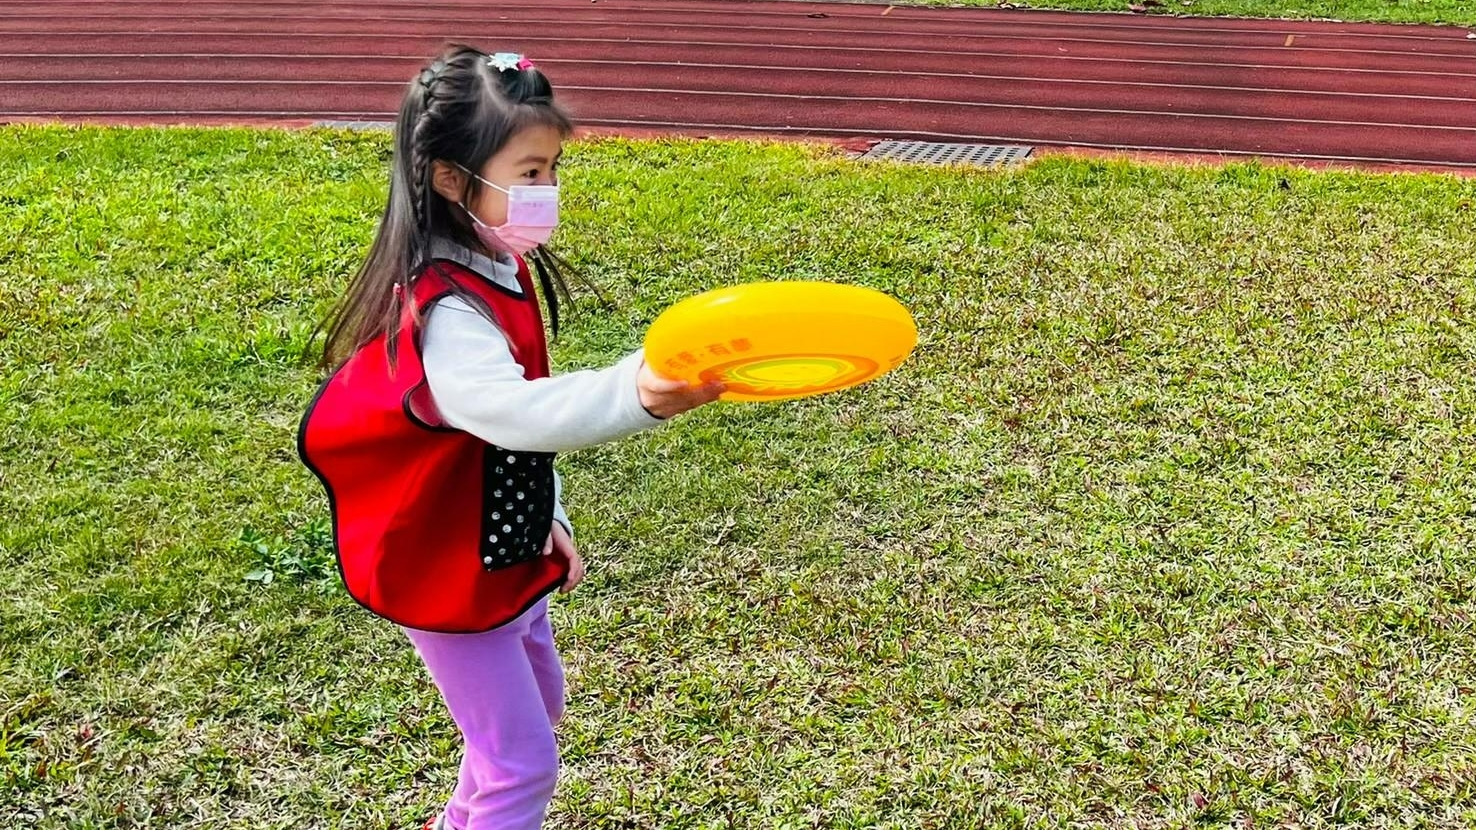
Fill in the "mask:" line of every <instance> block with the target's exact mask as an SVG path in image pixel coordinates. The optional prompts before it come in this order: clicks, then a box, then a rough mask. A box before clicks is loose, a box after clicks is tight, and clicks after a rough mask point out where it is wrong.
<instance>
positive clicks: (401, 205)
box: [323, 45, 573, 367]
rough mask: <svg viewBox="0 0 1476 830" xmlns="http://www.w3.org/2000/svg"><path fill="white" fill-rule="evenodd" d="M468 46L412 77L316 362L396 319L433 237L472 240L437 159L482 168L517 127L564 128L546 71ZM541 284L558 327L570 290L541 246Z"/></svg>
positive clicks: (341, 354) (567, 127)
mask: <svg viewBox="0 0 1476 830" xmlns="http://www.w3.org/2000/svg"><path fill="white" fill-rule="evenodd" d="M503 66H505V64H503V63H501V62H495V61H494V60H493V59H492V58H491V57H489V56H488V55H487V53H485V52H482V51H481V50H478V49H474V48H472V47H470V46H461V45H452V46H450V47H447V49H446V50H445V51H444V52H442V53H441V55H440V56H438V57H437V58H436V59H435V60H433V61H431V62H430V63H429V64H428V65H427V66H426V67H425V68H424V69H422V70H421V71H420V73H419V74H418V75H417V76H416V77H415V79H414V80H412V81H411V83H410V86H409V88H408V89H407V90H406V91H405V97H404V100H403V102H402V103H401V104H400V112H399V116H398V119H397V120H396V122H395V138H394V161H393V164H392V171H391V175H390V189H389V201H388V203H387V204H386V206H385V209H384V215H383V216H382V218H381V219H380V222H379V229H378V231H377V233H376V235H375V238H374V243H373V245H372V246H371V247H370V249H369V256H368V258H367V259H366V260H365V262H364V265H363V266H362V267H361V268H360V269H359V272H358V273H357V274H356V275H355V277H354V279H353V281H352V282H351V283H350V285H349V289H348V292H347V293H346V294H345V296H344V298H343V300H342V301H341V302H340V303H339V305H338V307H337V308H335V309H334V312H333V314H332V315H331V316H330V318H329V321H328V322H327V323H326V324H325V327H326V330H327V341H326V343H325V344H324V350H323V364H324V365H325V366H330V367H331V366H336V365H338V364H339V363H341V362H343V361H344V360H347V359H348V357H349V356H350V355H352V354H353V353H354V352H355V351H356V350H358V349H359V348H360V347H362V346H363V345H364V344H366V343H368V342H369V341H371V340H373V339H374V338H375V337H377V336H379V335H380V334H386V335H389V337H388V346H389V348H390V357H391V360H393V359H394V345H395V340H396V338H395V337H394V336H393V335H394V333H395V332H396V331H397V330H398V328H399V326H400V317H401V312H402V310H403V303H404V302H406V301H407V300H408V298H409V296H410V289H409V283H410V281H411V280H412V279H413V278H414V276H415V275H416V274H417V273H419V272H420V271H421V270H423V269H424V268H425V267H427V265H428V264H431V257H430V250H431V241H432V240H433V239H434V238H435V237H437V236H445V237H448V238H450V239H452V240H454V241H456V242H459V243H461V244H462V245H465V246H467V247H469V248H473V249H475V248H476V247H478V242H477V238H476V235H475V232H474V231H473V230H472V228H471V225H470V223H469V221H468V220H467V219H466V218H465V217H464V216H462V215H460V214H459V213H458V212H456V211H453V210H452V206H453V204H454V203H451V202H448V201H447V200H446V199H445V198H443V197H441V195H440V194H438V193H437V192H436V191H435V188H434V186H433V177H434V175H435V170H434V164H435V162H436V161H444V162H449V163H453V164H456V165H458V166H460V167H462V168H464V169H467V170H480V169H481V168H482V166H483V164H485V163H486V161H487V159H488V158H490V157H492V156H493V155H495V154H496V153H497V151H498V150H500V149H502V147H503V146H504V145H505V144H506V143H507V142H508V140H509V139H511V138H512V136H513V135H515V134H516V133H517V132H519V131H520V130H523V129H524V128H527V127H530V126H546V127H552V128H554V129H556V130H558V131H559V133H560V134H562V135H564V136H566V137H567V136H568V135H570V134H571V133H572V132H573V123H572V121H571V120H570V119H569V116H568V115H567V114H565V113H564V111H563V110H562V109H560V108H559V107H558V105H557V104H556V103H555V102H554V98H553V87H552V86H551V85H550V84H549V82H548V78H546V77H545V76H544V75H543V73H541V72H539V71H538V70H537V69H536V68H534V67H532V66H531V65H528V64H526V62H525V63H523V64H520V65H519V66H517V67H513V68H503ZM465 187H466V191H465V192H464V193H463V194H462V199H461V201H462V202H464V203H467V204H471V203H472V202H473V200H474V199H475V198H476V196H477V192H478V188H479V187H480V185H479V184H478V182H477V181H476V179H475V178H473V177H468V178H467V182H466V185H465ZM528 259H529V260H530V261H531V262H532V264H533V266H534V270H535V271H536V272H537V274H538V280H539V283H540V284H541V287H542V289H543V300H544V303H545V304H546V305H547V306H548V313H549V321H550V324H551V326H552V328H553V330H554V333H555V334H557V333H558V326H559V297H560V295H562V296H564V297H565V298H567V297H568V287H567V285H566V283H565V281H564V277H563V274H564V272H565V271H567V270H568V267H567V265H566V264H565V263H564V262H563V260H561V259H560V258H559V257H558V256H556V255H554V254H553V253H552V252H550V251H548V250H547V249H545V248H543V247H539V248H537V249H535V250H534V251H532V252H531V253H530V254H529V255H528ZM451 285H452V290H453V292H454V293H456V294H457V295H458V296H459V297H461V299H462V300H463V301H465V302H466V303H467V304H468V305H470V306H471V307H472V308H475V309H478V310H479V311H480V312H481V313H482V314H483V315H484V316H486V317H487V318H488V319H489V320H492V322H493V323H494V324H495V323H496V320H495V319H494V318H493V317H492V314H491V310H490V309H488V308H487V307H486V305H485V304H484V303H482V302H481V300H480V299H479V298H477V297H475V296H474V295H471V294H470V293H468V292H466V291H463V290H462V289H461V288H460V287H459V286H457V285H456V284H455V283H454V282H453V283H451Z"/></svg>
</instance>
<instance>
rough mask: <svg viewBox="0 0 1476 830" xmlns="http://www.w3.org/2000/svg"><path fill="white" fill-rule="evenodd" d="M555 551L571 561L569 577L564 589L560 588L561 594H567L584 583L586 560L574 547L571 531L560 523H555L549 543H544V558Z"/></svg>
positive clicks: (550, 532)
mask: <svg viewBox="0 0 1476 830" xmlns="http://www.w3.org/2000/svg"><path fill="white" fill-rule="evenodd" d="M554 551H558V552H559V554H560V555H562V556H563V557H564V558H565V559H567V560H569V576H568V578H567V579H565V580H564V584H563V587H561V588H559V593H561V594H567V593H569V592H570V591H572V590H574V587H575V586H576V585H578V584H579V583H580V582H582V581H584V558H583V557H581V556H580V555H579V550H578V549H577V548H575V547H574V540H573V539H571V538H569V531H567V530H565V529H564V526H563V525H561V524H559V523H558V522H554V523H553V528H552V530H550V531H549V534H548V541H547V542H544V543H543V555H544V556H549V555H551V554H552V553H553V552H554Z"/></svg>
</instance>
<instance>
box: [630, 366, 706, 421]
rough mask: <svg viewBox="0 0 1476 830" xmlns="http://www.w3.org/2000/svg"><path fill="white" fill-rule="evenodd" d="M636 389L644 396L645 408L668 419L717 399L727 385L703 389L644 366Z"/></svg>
mask: <svg viewBox="0 0 1476 830" xmlns="http://www.w3.org/2000/svg"><path fill="white" fill-rule="evenodd" d="M636 389H637V390H639V391H640V394H641V406H644V407H645V408H646V411H647V412H649V413H651V414H652V415H653V416H655V417H657V418H660V419H662V420H666V419H667V418H674V417H676V416H677V415H680V414H682V413H683V412H687V411H689V410H693V409H696V408H697V407H699V406H702V405H703V404H707V403H712V402H713V401H715V400H717V398H718V395H721V394H723V391H724V386H723V385H722V384H721V383H718V382H716V381H714V382H712V383H707V384H704V385H702V386H691V385H689V384H688V383H687V382H686V381H684V380H670V379H668V378H664V377H661V376H660V375H658V374H656V373H655V372H653V371H651V367H650V366H649V365H647V364H645V363H642V364H641V371H640V372H639V373H637V374H636Z"/></svg>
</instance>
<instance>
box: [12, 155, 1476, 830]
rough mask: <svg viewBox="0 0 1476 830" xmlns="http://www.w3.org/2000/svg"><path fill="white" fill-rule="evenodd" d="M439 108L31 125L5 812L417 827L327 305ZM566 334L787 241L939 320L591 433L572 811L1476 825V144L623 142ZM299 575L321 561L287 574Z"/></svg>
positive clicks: (435, 790)
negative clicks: (975, 154) (360, 596)
mask: <svg viewBox="0 0 1476 830" xmlns="http://www.w3.org/2000/svg"><path fill="white" fill-rule="evenodd" d="M387 146H388V142H387V139H386V138H385V137H384V136H382V135H372V134H371V135H364V134H341V133H330V132H296V133H287V132H251V131H188V130H137V131H133V130H103V129H79V130H70V129H34V128H32V129H27V128H5V129H3V130H0V182H3V187H0V194H3V195H0V262H3V264H4V267H3V273H4V274H5V279H4V280H0V367H3V371H0V517H4V518H3V521H0V565H3V567H0V596H3V597H4V599H3V601H0V815H10V816H19V819H18V820H17V821H16V824H17V826H35V827H40V828H49V829H51V830H56V829H58V828H75V829H76V830H93V829H94V828H145V827H147V828H164V827H169V828H206V827H209V828H218V827H242V828H283V829H284V830H285V829H286V828H293V829H294V830H296V829H297V828H318V827H333V828H338V827H344V828H399V827H407V828H408V827H412V826H416V827H418V822H419V821H422V820H423V819H424V817H425V816H426V815H429V814H430V813H431V812H432V811H433V810H434V809H436V806H437V805H438V803H439V801H440V800H441V799H442V798H443V797H444V796H445V795H446V793H447V792H448V790H449V787H450V784H451V782H452V781H453V777H454V773H455V762H456V751H457V746H456V740H455V735H454V731H453V729H452V726H451V724H450V722H449V720H448V718H447V717H446V715H445V713H444V711H443V709H442V706H441V704H440V702H439V700H438V698H437V697H436V693H435V690H434V688H433V687H432V686H431V685H430V683H429V682H428V680H427V679H426V678H425V677H424V675H423V672H422V670H421V668H420V667H419V665H418V663H417V662H416V659H415V657H414V654H413V653H412V651H411V650H410V648H409V646H408V644H407V642H406V641H405V640H404V638H403V636H402V635H401V634H400V633H399V632H397V631H396V630H395V629H394V628H393V627H391V626H389V625H387V624H384V623H382V622H380V621H377V620H375V619H373V618H371V617H369V616H368V615H367V614H365V613H364V612H363V611H361V610H360V609H359V608H358V607H357V606H355V605H354V604H353V603H352V602H351V601H350V600H349V599H348V598H347V597H346V596H345V595H344V593H343V592H342V590H341V588H340V587H339V586H338V585H337V584H336V582H335V579H336V577H335V576H334V575H333V570H332V565H331V559H330V552H329V551H328V549H327V542H326V538H327V537H326V535H325V532H324V527H323V519H324V514H325V510H326V507H325V503H324V500H323V497H322V494H321V492H320V491H319V489H318V488H317V486H316V483H315V482H314V481H313V480H312V479H311V478H310V476H309V474H308V473H307V472H306V470H305V469H303V468H302V467H301V466H300V464H298V462H297V461H296V458H295V454H294V449H293V439H294V430H295V425H296V420H297V417H298V414H299V412H300V411H301V408H302V407H303V406H304V404H305V403H306V400H307V397H308V395H309V394H310V392H311V390H312V388H313V387H314V385H315V383H316V381H317V377H318V376H317V373H316V372H315V371H314V369H313V368H312V367H311V356H310V355H308V354H305V352H306V349H307V337H308V333H309V331H310V330H311V328H312V326H313V325H314V323H315V322H316V320H317V319H318V317H319V315H320V314H321V313H322V312H323V311H324V310H325V308H326V307H327V304H328V303H329V302H330V300H331V298H332V297H333V296H334V295H335V293H336V292H337V291H338V290H340V289H341V287H342V285H343V284H344V281H345V279H346V278H347V276H348V275H349V274H350V273H351V271H352V270H353V269H354V267H355V266H356V264H357V263H358V261H359V258H360V257H361V255H362V253H363V251H364V250H365V247H366V245H367V242H368V240H369V238H370V234H371V233H372V230H373V225H374V222H375V219H376V217H377V211H378V207H379V204H380V199H381V196H382V187H383V184H382V181H383V179H384V169H385V160H386V152H387ZM569 157H570V159H569V162H568V167H567V170H566V173H565V199H566V210H565V221H566V224H565V227H564V228H563V229H561V230H560V234H559V237H558V239H557V241H558V242H559V243H560V244H561V245H562V247H563V250H564V251H565V252H566V253H567V254H568V255H569V256H570V257H571V258H573V259H574V260H575V261H576V262H577V263H579V264H580V265H582V267H583V268H584V270H585V271H586V272H587V274H588V275H589V277H590V278H591V279H593V280H595V281H597V282H598V283H599V284H600V285H602V286H603V287H604V289H605V290H606V291H607V292H608V293H609V294H611V295H612V296H613V297H614V298H615V299H616V300H617V302H618V307H617V308H615V309H614V310H613V311H609V312H607V311H602V310H601V309H599V308H598V307H596V306H595V305H593V304H592V303H591V302H590V301H585V302H584V303H583V305H582V310H581V311H580V312H579V313H577V314H576V315H575V316H574V318H573V319H572V321H571V322H570V326H569V329H568V330H567V331H566V332H565V334H564V336H563V337H562V338H561V341H560V342H559V343H558V344H556V347H555V360H556V363H557V364H558V366H559V367H561V368H563V369H569V368H572V367H579V366H586V365H597V364H602V363H605V362H607V361H610V360H613V359H615V358H616V357H617V356H619V355H621V354H623V353H625V352H626V351H627V350H629V349H631V348H634V347H636V346H637V345H638V344H639V343H640V338H641V333H642V331H643V328H644V326H645V325H646V324H647V323H648V322H649V321H650V320H651V319H653V317H654V316H655V315H656V314H657V313H659V311H660V310H661V309H662V308H664V307H665V306H666V305H668V304H669V303H671V302H673V301H675V300H676V299H678V298H680V297H683V296H686V295H688V294H690V293H692V292H694V291H697V290H699V289H704V288H708V287H713V286H717V285H724V284H731V283H735V282H740V281H746V280H757V279H765V278H773V277H788V278H818V279H830V280H840V281H847V282H858V283H862V284H866V285H870V286H874V287H877V288H880V289H884V290H886V291H889V292H891V293H893V294H894V295H896V296H897V297H899V298H900V299H902V300H903V301H904V302H905V303H906V304H907V305H908V306H909V307H911V308H912V309H913V310H914V312H915V314H916V317H917V320H918V323H919V326H920V329H921V331H922V335H923V337H922V342H921V344H920V346H919V350H918V352H917V353H916V355H915V356H914V358H913V359H912V360H911V361H910V362H909V363H908V364H906V365H905V366H904V368H903V369H901V370H899V371H898V372H897V373H895V374H893V375H891V376H889V377H888V378H886V379H884V380H882V381H879V382H877V383H875V384H873V385H870V386H867V387H863V388H861V389H859V390H855V391H852V392H848V393H844V394H840V395H835V396H829V397H824V398H818V399H813V400H811V401H807V402H801V403H795V404H787V405H774V406H746V407H740V406H718V407H712V408H709V409H707V410H704V411H702V412H700V413H698V414H696V415H694V416H693V417H690V418H688V419H686V420H683V421H681V422H679V423H677V424H674V425H671V426H669V427H667V428H664V429H662V430H660V431H657V432H653V433H649V434H646V435H643V436H640V437H638V438H635V439H632V440H629V441H626V442H623V443H620V444H616V445H611V446H606V447H602V448H598V449H595V450H590V451H585V452H580V453H575V454H571V455H569V456H567V457H565V458H564V459H563V460H562V461H561V469H562V470H563V472H564V475H565V478H566V486H567V491H568V502H569V507H570V510H571V513H572V515H573V518H574V521H575V524H576V527H577V529H578V532H579V540H580V543H581V545H582V548H583V550H584V552H585V556H586V559H587V560H588V561H589V562H590V566H591V574H590V577H589V579H588V581H587V582H586V583H585V584H584V585H583V586H582V587H581V588H580V589H579V590H578V591H577V592H575V593H574V594H572V595H571V596H570V597H568V598H566V599H560V600H558V601H556V602H555V607H554V618H555V624H556V626H557V628H558V629H559V637H560V643H561V647H562V649H563V651H564V654H565V657H566V661H567V663H568V666H569V680H570V715H569V718H568V720H567V721H566V723H565V725H564V726H563V727H561V732H562V738H561V740H562V742H563V750H564V757H565V762H566V771H565V775H564V778H563V783H562V785H561V789H560V792H559V795H558V797H557V799H556V803H555V807H554V813H553V816H552V819H551V822H550V824H551V826H552V827H557V828H626V829H629V828H652V829H653V830H654V829H655V828H713V829H714V830H716V828H730V827H740V828H764V829H765V830H772V829H773V828H811V827H826V828H855V829H856V830H861V828H898V830H901V828H959V830H972V828H978V827H1032V828H1033V827H1052V828H1055V827H1059V828H1075V827H1123V828H1126V827H1135V828H1136V827H1145V828H1160V827H1164V828H1166V827H1190V826H1207V827H1236V828H1242V827H1255V828H1264V827H1283V826H1284V827H1326V826H1364V827H1460V826H1469V825H1470V824H1472V823H1473V822H1476V783H1473V782H1476V697H1473V695H1472V686H1473V683H1476V681H1473V678H1476V637H1473V630H1472V614H1473V613H1476V605H1473V603H1476V584H1473V577H1472V574H1473V572H1476V567H1473V566H1476V552H1473V541H1476V538H1473V537H1476V533H1473V531H1476V503H1473V495H1476V418H1473V413H1476V386H1473V384H1472V382H1471V378H1472V372H1473V356H1476V319H1473V312H1476V207H1473V205H1476V181H1473V180H1460V179H1455V178H1449V177H1436V176H1408V175H1396V176H1373V175H1359V174H1351V173H1310V172H1302V171H1292V170H1282V169H1275V168H1267V167H1261V166H1256V165H1235V166H1230V167H1224V168H1215V167H1165V168H1154V167H1146V166H1135V165H1131V164H1127V163H1112V162H1097V161H1079V160H1069V159H1059V158H1058V159H1045V160H1041V161H1039V162H1036V163H1034V164H1032V165H1030V166H1028V167H1024V168H1021V169H1016V170H1010V171H1005V172H988V171H978V170H962V169H931V168H907V167H900V166H891V165H881V164H876V165H863V164H859V163H856V162H853V161H850V160H847V159H845V158H843V157H839V156H835V155H832V154H829V153H828V152H827V151H823V150H818V149H806V148H802V147H796V146H779V145H760V144H744V143H725V142H682V141H672V142H625V141H615V140H607V141H599V142H592V143H583V144H579V145H576V146H574V147H572V148H571V151H570V153H569ZM268 574H270V576H268Z"/></svg>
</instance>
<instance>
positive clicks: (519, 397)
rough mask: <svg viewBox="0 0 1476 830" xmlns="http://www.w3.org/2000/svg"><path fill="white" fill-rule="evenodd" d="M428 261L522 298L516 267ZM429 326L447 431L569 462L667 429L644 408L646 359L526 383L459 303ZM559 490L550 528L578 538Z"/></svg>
mask: <svg viewBox="0 0 1476 830" xmlns="http://www.w3.org/2000/svg"><path fill="white" fill-rule="evenodd" d="M432 255H433V256H435V257H436V258H438V259H448V260H451V261H453V262H456V263H458V264H460V265H463V266H465V267H467V268H470V269H471V270H473V271H475V272H477V273H478V274H481V275H482V276H483V277H485V278H486V279H489V280H491V281H492V282H494V283H496V284H497V286H498V287H499V288H501V289H502V290H504V291H509V292H511V293H513V294H517V295H522V293H523V292H522V289H521V286H520V285H519V284H518V279H517V265H516V264H515V263H514V262H513V261H512V260H511V259H510V258H509V259H507V260H504V261H497V260H492V259H489V258H488V257H485V256H482V255H481V254H478V253H476V252H474V251H470V250H468V249H466V248H464V247H462V246H460V245H456V244H455V243H452V242H449V241H447V240H437V242H436V244H435V246H434V247H433V248H432ZM528 300H529V301H530V302H537V300H536V298H532V297H529V298H528ZM424 325H425V328H424V330H423V332H422V335H421V362H422V365H423V366H424V367H425V378H426V383H427V385H428V386H429V387H430V392H431V399H432V400H433V401H434V402H435V406H436V409H437V410H438V412H439V414H440V416H441V420H442V421H443V422H444V423H445V424H446V426H449V427H453V428H455V429H459V430H463V431H465V432H469V433H471V434H472V435H475V436H477V437H478V438H481V439H482V440H483V441H486V442H488V443H490V444H495V445H496V446H499V447H502V448H504V449H508V450H513V451H525V452H569V451H571V450H577V449H581V448H583V447H589V446H593V445H595V444H601V443H604V442H606V441H613V440H616V439H619V438H624V437H626V436H629V435H632V434H634V433H637V432H640V431H641V430H644V429H649V428H651V427H653V426H656V425H658V424H661V423H663V422H662V421H661V420H660V419H658V418H656V417H654V416H652V415H651V414H650V413H649V412H647V411H646V409H645V407H643V406H641V401H640V395H639V392H638V391H637V389H636V373H637V372H639V371H640V368H641V364H642V362H643V359H644V358H643V356H642V353H641V352H640V351H636V352H634V353H632V354H630V355H628V356H626V357H625V358H624V359H623V360H621V361H620V362H618V363H616V364H615V365H613V366H610V367H608V368H606V369H599V370H585V371H580V372H570V373H568V374H564V375H559V376H557V377H549V378H538V379H534V380H528V379H526V378H524V377H523V367H522V366H521V365H520V364H519V363H518V362H517V360H516V358H514V357H513V354H512V350H511V349H510V348H509V346H508V342H507V338H506V337H505V336H504V335H503V333H502V332H501V331H500V330H499V329H498V328H497V326H496V325H494V324H493V323H492V322H491V321H489V320H488V319H487V318H485V317H483V316H482V315H481V314H480V313H478V312H477V311H476V310H474V309H473V308H471V307H470V306H468V305H467V304H466V303H465V302H464V301H463V300H461V299H460V298H458V297H455V296H450V297H445V298H443V299H441V300H440V301H438V302H436V303H435V304H434V305H432V306H431V308H430V310H429V311H428V312H427V314H426V319H425V324H424ZM562 490H563V484H562V482H561V481H560V480H559V477H558V474H557V473H555V475H554V518H555V520H556V521H558V522H559V523H560V524H562V525H563V526H564V528H565V529H567V530H570V533H571V534H572V532H573V531H572V529H571V528H570V524H569V517H568V514H567V513H566V512H565V510H564V506H563V498H562V496H563V493H562Z"/></svg>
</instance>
